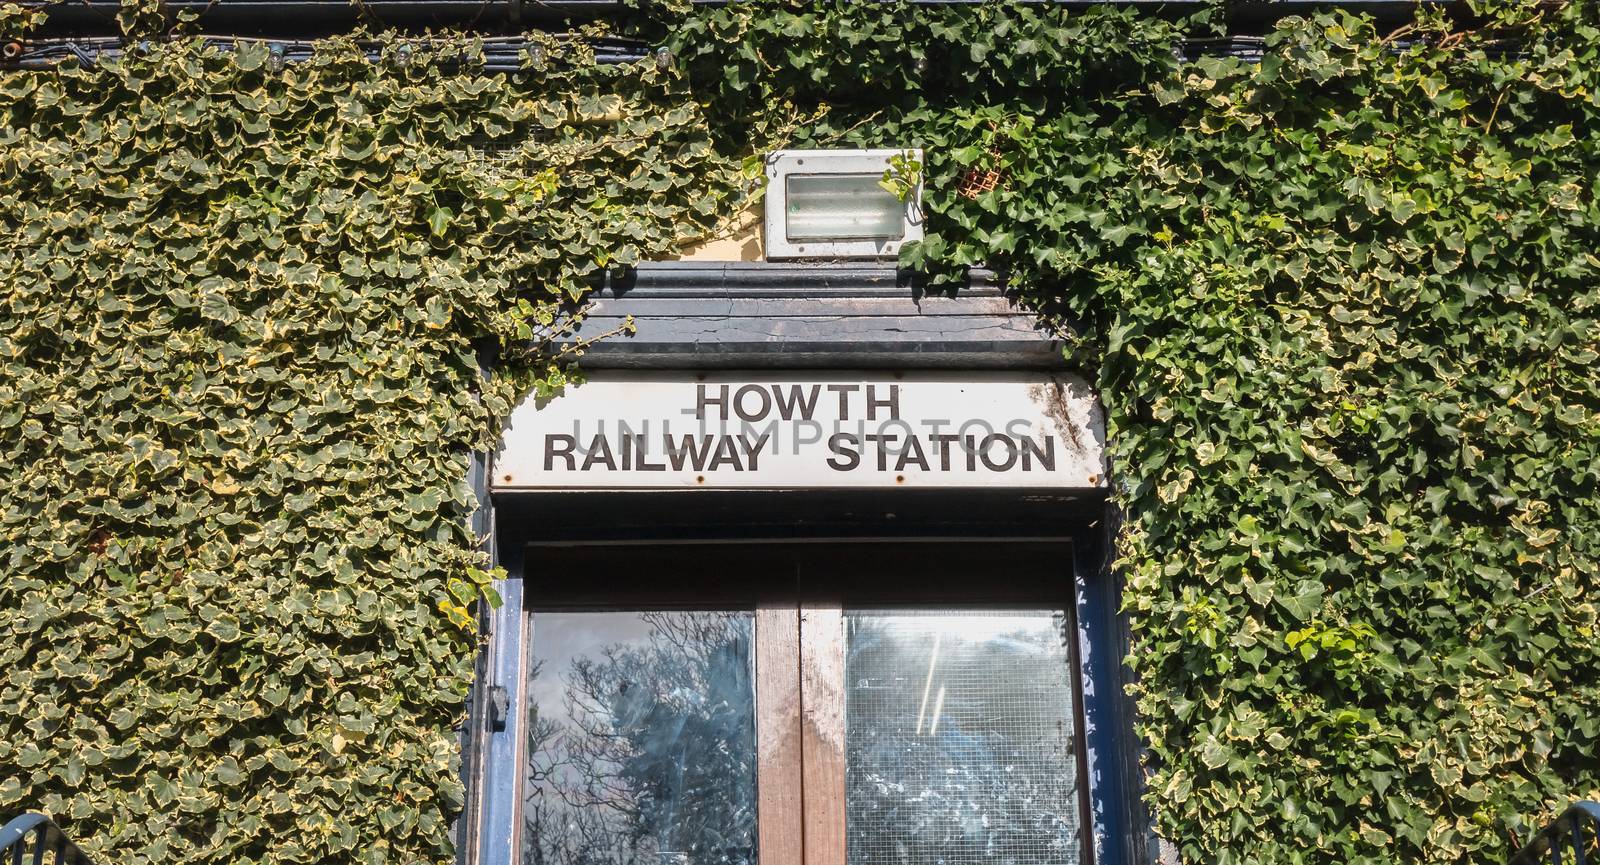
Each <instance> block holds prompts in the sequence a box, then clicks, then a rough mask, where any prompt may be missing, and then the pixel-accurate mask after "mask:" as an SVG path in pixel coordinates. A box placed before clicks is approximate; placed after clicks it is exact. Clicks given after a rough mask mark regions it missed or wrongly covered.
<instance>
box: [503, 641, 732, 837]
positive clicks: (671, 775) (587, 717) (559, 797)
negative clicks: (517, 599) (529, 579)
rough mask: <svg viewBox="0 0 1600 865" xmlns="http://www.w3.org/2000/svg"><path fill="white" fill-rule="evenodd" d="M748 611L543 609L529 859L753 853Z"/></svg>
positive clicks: (533, 698)
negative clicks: (578, 610) (587, 610)
mask: <svg viewBox="0 0 1600 865" xmlns="http://www.w3.org/2000/svg"><path fill="white" fill-rule="evenodd" d="M752 630H753V617H752V615H751V614H750V613H748V612H681V611H674V612H662V611H656V612H544V613H535V614H534V616H533V667H532V674H531V676H530V677H529V682H528V689H529V702H530V706H531V709H530V717H529V718H528V727H527V729H528V730H529V731H530V732H529V737H530V741H529V742H528V754H529V758H528V762H529V779H528V784H527V786H526V788H525V789H526V799H525V801H524V805H523V821H524V838H523V854H522V861H523V863H525V865H636V863H637V865H750V863H753V862H755V860H756V766H755V759H756V755H755V690H754V685H753V677H752V675H751V673H752V655H751V635H752Z"/></svg>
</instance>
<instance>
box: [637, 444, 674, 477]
mask: <svg viewBox="0 0 1600 865" xmlns="http://www.w3.org/2000/svg"><path fill="white" fill-rule="evenodd" d="M633 453H634V460H633V465H634V468H636V469H638V470H639V471H642V472H664V471H666V470H667V464H666V463H653V462H649V461H647V460H646V459H645V456H646V453H647V452H646V450H645V438H644V436H639V437H638V438H636V439H634V440H633Z"/></svg>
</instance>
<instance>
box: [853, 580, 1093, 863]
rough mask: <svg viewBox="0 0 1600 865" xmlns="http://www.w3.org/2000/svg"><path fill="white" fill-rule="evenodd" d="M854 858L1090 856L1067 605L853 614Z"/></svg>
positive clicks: (1035, 859) (1050, 859)
mask: <svg viewBox="0 0 1600 865" xmlns="http://www.w3.org/2000/svg"><path fill="white" fill-rule="evenodd" d="M845 623H846V657H845V684H846V691H845V693H846V699H845V724H846V728H845V729H846V733H845V761H846V773H845V775H846V797H845V809H846V812H847V815H848V825H847V843H848V844H849V861H850V865H970V863H978V862H992V863H1000V865H1046V863H1049V865H1060V863H1065V862H1075V861H1079V859H1080V856H1081V854H1080V851H1081V849H1082V847H1081V844H1080V840H1079V833H1080V828H1081V827H1080V826H1079V816H1078V815H1079V811H1078V773H1077V760H1076V756H1075V750H1074V744H1073V743H1074V732H1075V731H1074V721H1073V719H1074V713H1073V704H1072V700H1073V696H1072V680H1071V668H1070V666H1069V660H1068V654H1067V645H1066V643H1065V642H1064V640H1065V639H1066V637H1067V634H1068V629H1067V625H1066V616H1065V613H1064V612H1063V611H1062V610H1029V611H1020V610H1006V611H999V610H982V611H955V610H941V611H933V610H928V611H905V610H901V611H870V610H864V611H847V612H846V614H845Z"/></svg>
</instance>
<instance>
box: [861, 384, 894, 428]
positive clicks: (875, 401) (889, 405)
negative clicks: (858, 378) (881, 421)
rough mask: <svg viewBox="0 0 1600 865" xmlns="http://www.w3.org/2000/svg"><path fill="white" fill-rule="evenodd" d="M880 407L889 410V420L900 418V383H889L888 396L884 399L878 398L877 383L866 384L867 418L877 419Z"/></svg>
mask: <svg viewBox="0 0 1600 865" xmlns="http://www.w3.org/2000/svg"><path fill="white" fill-rule="evenodd" d="M880 408H886V409H888V410H889V420H899V419H900V385H897V384H891V385H889V396H888V398H886V399H879V398H878V387H877V385H871V384H869V385H867V420H877V419H878V409H880Z"/></svg>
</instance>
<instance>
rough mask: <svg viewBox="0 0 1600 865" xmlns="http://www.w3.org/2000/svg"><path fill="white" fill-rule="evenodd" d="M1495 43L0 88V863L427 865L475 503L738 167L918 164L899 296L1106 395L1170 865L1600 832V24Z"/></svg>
mask: <svg viewBox="0 0 1600 865" xmlns="http://www.w3.org/2000/svg"><path fill="white" fill-rule="evenodd" d="M8 9H9V10H10V11H8V12H7V13H6V17H5V18H4V19H3V20H4V22H5V23H4V25H3V26H5V27H8V28H12V32H17V31H22V30H25V29H26V27H27V26H28V24H29V22H28V20H27V19H28V17H29V13H23V12H20V11H18V10H16V9H15V8H14V7H8ZM1471 11H1473V12H1474V13H1476V14H1475V15H1474V16H1472V17H1470V18H1463V19H1458V20H1445V19H1443V18H1440V17H1436V16H1434V15H1433V14H1431V13H1428V14H1424V15H1423V17H1422V18H1420V19H1419V20H1418V21H1417V22H1416V23H1414V24H1412V25H1410V26H1409V27H1406V28H1404V29H1403V30H1401V31H1399V32H1394V33H1391V32H1387V31H1382V30H1379V29H1378V28H1377V27H1376V26H1375V25H1374V24H1373V23H1372V22H1371V21H1369V20H1366V19H1363V18H1361V17H1358V16H1354V15H1349V14H1344V13H1338V12H1327V13H1319V14H1318V15H1316V16H1315V17H1311V18H1291V19H1287V20H1285V21H1284V22H1282V23H1281V24H1280V25H1278V26H1277V27H1276V28H1275V29H1274V30H1272V31H1271V32H1270V33H1269V34H1268V35H1267V36H1266V38H1265V41H1264V44H1263V45H1262V46H1261V52H1262V56H1261V57H1260V59H1259V61H1257V59H1256V58H1246V59H1228V58H1223V57H1217V56H1200V57H1197V58H1195V59H1178V58H1177V57H1176V56H1175V54H1174V50H1173V49H1174V47H1175V46H1179V45H1186V46H1189V47H1190V48H1191V49H1192V48H1194V47H1195V46H1196V45H1197V44H1198V43H1197V42H1196V41H1195V40H1198V39H1203V38H1206V37H1209V36H1215V35H1217V28H1218V27H1220V25H1217V24H1213V23H1210V22H1208V20H1207V19H1206V16H1204V15H1201V16H1196V17H1194V18H1191V19H1187V20H1182V21H1173V20H1163V19H1156V18H1150V17H1144V16H1142V15H1140V14H1138V13H1135V12H1132V11H1127V10H1112V9H1097V10H1091V11H1088V12H1081V13H1077V12H1074V13H1068V12H1063V11H1060V10H1052V9H1048V8H1042V7H1039V6H1030V5H1015V6H1012V5H998V4H997V5H981V6H972V7H960V8H941V9H930V8H916V9H913V8H911V7H908V6H900V5H893V4H890V5H883V4H867V5H866V6H865V8H863V7H862V6H831V5H825V6H815V5H811V6H800V5H783V6H777V5H763V6H759V7H756V6H745V5H736V6H732V7H727V8H699V9H687V8H676V7H674V6H671V5H663V6H649V7H647V8H643V9H640V10H638V13H637V15H636V16H634V17H632V18H631V19H630V20H629V21H626V22H623V23H621V24H618V25H616V26H617V27H619V28H622V29H625V30H627V31H628V32H629V33H630V34H631V35H635V36H639V37H641V38H643V39H645V40H646V41H647V43H648V44H658V43H665V44H668V45H669V46H671V48H672V50H673V53H674V55H675V57H676V58H677V59H676V62H675V63H674V64H672V65H670V66H668V67H667V68H665V69H658V68H657V67H656V66H655V64H654V63H653V62H651V63H644V64H637V65H632V66H623V67H599V66H596V65H594V64H592V63H591V62H590V57H589V56H588V54H587V53H586V50H585V49H584V48H582V47H581V45H580V44H577V43H573V42H560V43H557V42H554V41H551V42H549V43H548V44H547V46H546V50H542V51H541V52H539V56H538V57H530V58H528V63H527V68H526V69H525V70H524V71H523V72H520V73H516V74H512V75H500V74H493V75H490V74H483V73H482V72H481V70H479V69H477V68H476V67H475V65H474V63H475V61H474V60H473V57H474V56H475V54H476V49H475V48H474V45H473V43H472V42H471V40H458V41H454V42H450V43H448V44H439V45H434V46H432V47H427V48H424V47H422V46H421V45H420V44H415V45H413V46H412V47H410V48H409V49H408V50H404V51H403V50H401V49H400V48H399V45H400V43H401V42H402V41H403V40H400V39H397V38H395V37H386V38H384V39H381V40H380V43H381V45H382V46H383V47H382V49H381V51H382V57H383V59H382V60H381V62H379V63H376V64H374V63H371V62H369V61H367V60H366V59H365V58H364V56H363V52H362V51H360V50H358V47H357V46H356V45H355V44H354V42H352V40H350V39H334V40H329V41H328V42H327V43H326V44H324V45H322V46H321V48H320V50H319V53H318V55H317V58H316V59H315V60H313V61H312V62H310V63H307V64H291V65H289V66H288V67H287V68H281V69H280V68H278V67H277V65H276V64H274V63H272V62H271V57H270V56H268V55H267V53H266V50H265V47H264V46H261V45H259V44H248V45H245V46H243V47H241V48H240V49H239V50H238V51H237V52H236V53H230V52H224V51H219V50H218V49H215V48H206V47H202V46H200V45H199V44H197V43H194V42H190V41H185V40H181V39H180V40H178V41H176V42H171V43H168V42H165V41H162V40H156V41H154V42H153V43H152V46H151V47H150V49H149V50H148V51H147V52H146V53H142V54H140V53H136V54H134V55H132V56H130V57H129V59H127V60H126V61H124V62H122V63H120V64H114V65H104V66H101V67H98V68H94V69H81V68H61V69H56V70H52V71H48V72H26V73H22V72H10V73H3V74H0V298H3V300H0V363H3V364H4V368H5V372H4V374H3V375H0V448H3V449H4V450H3V455H0V476H3V478H4V480H3V481H0V561H3V562H4V563H5V568H6V570H5V576H6V579H5V580H4V581H3V582H0V766H5V767H14V768H13V769H12V770H11V771H7V772H4V773H0V810H14V809H17V808H20V807H43V808H45V809H47V810H50V811H53V812H55V813H57V814H60V815H62V816H63V817H64V818H67V820H68V822H69V823H70V824H71V828H72V831H73V832H74V834H75V835H77V836H79V837H82V838H85V839H86V840H88V841H89V842H90V843H91V844H92V845H93V846H95V847H96V849H99V850H102V851H106V852H111V851H115V852H116V854H117V855H118V856H120V857H121V858H124V859H128V860H130V861H178V860H182V861H208V862H234V861H271V862H296V861H318V862H322V861H351V860H361V861H366V860H370V861H406V862H411V861H419V860H420V861H444V860H446V859H447V858H448V857H449V855H450V837H449V835H448V829H447V827H448V820H449V818H450V816H451V815H452V814H453V813H454V812H455V810H456V809H457V808H458V807H459V801H458V800H459V785H458V782H457V780H456V777H455V775H454V771H453V762H452V761H453V760H454V759H455V754H454V747H455V746H454V742H453V737H452V734H451V731H450V727H451V726H452V725H453V724H454V723H456V722H457V720H458V719H459V717H460V713H461V711H462V699H463V695H464V693H465V689H466V686H467V683H468V675H469V672H470V662H471V657H472V652H473V650H474V648H473V645H474V644H473V637H472V634H471V632H470V622H471V619H470V618H469V617H468V616H467V615H466V612H465V609H464V608H465V606H466V605H467V603H468V602H469V601H470V600H471V599H472V598H473V597H474V596H475V595H476V594H477V593H478V591H479V587H480V586H481V585H482V583H483V580H484V578H485V575H484V573H483V572H482V571H481V570H480V568H481V567H482V566H483V563H482V562H481V560H479V559H478V558H477V557H476V555H475V554H474V553H472V552H471V549H472V547H473V539H472V538H470V537H469V536H468V535H467V533H466V530H465V528H464V526H465V515H466V512H467V510H468V509H469V508H470V507H471V504H472V503H471V502H470V500H469V495H468V492H467V490H466V489H465V487H464V479H465V471H466V465H467V459H468V455H469V453H470V451H471V450H472V449H473V448H481V447H484V446H487V445H488V444H490V443H492V442H493V440H494V438H495V435H496V429H495V424H496V421H497V419H498V418H502V417H504V414H505V412H506V410H507V408H508V406H509V405H510V404H511V400H512V399H514V398H515V396H516V395H517V394H519V393H522V392H525V391H527V390H528V389H530V388H538V387H550V386H559V385H560V384H561V382H562V381H563V379H564V376H565V373H564V372H563V368H564V367H563V364H564V362H565V361H566V360H569V359H570V358H571V355H570V353H569V354H566V355H563V354H562V353H561V351H560V348H559V343H560V339H559V338H560V333H561V331H562V330H563V327H564V325H565V324H566V323H568V322H570V320H571V316H572V315H573V314H574V313H575V310H576V307H575V306H574V301H576V300H577V299H579V298H581V295H582V293H583V291H584V288H585V286H586V285H587V283H586V278H587V277H588V276H589V275H590V274H592V273H593V272H594V271H595V269H596V268H599V267H603V266H608V265H613V264H626V263H628V262H631V261H634V260H639V259H642V258H650V257H659V256H663V255H666V254H668V253H670V251H671V250H673V249H674V248H675V247H676V246H677V245H678V244H679V243H681V242H684V241H686V240H688V239H689V238H690V237H691V236H694V235H699V234H703V233H706V232H712V231H715V230H716V228H717V226H718V225H719V224H720V223H721V220H722V219H723V218H724V217H728V216H731V215H732V214H734V213H735V212H736V211H737V210H738V209H739V207H740V206H741V205H742V204H743V203H744V202H745V201H746V200H747V196H748V194H749V192H750V189H749V187H748V185H747V183H748V182H747V179H746V178H748V177H749V176H751V174H752V172H750V171H749V170H748V168H749V167H750V166H751V165H753V164H754V163H752V162H750V160H749V157H751V156H752V155H753V154H755V153H758V152H760V151H761V150H763V149H765V148H768V147H771V146H776V145H779V144H794V145H806V144H813V145H819V146H836V145H840V144H847V143H848V144H881V145H888V146H897V145H915V146H921V147H923V148H924V149H925V151H926V153H927V161H926V164H925V165H924V166H923V170H924V173H925V177H926V181H927V186H928V195H927V204H928V210H929V223H928V228H929V238H928V240H927V241H926V242H924V243H922V244H920V245H916V246H913V247H911V248H909V249H907V250H906V252H905V253H904V255H903V261H904V263H905V264H907V265H910V266H914V267H917V268H920V269H923V270H926V271H928V272H930V273H932V274H934V275H935V276H936V277H938V276H953V275H955V274H956V273H958V272H959V270H960V268H962V267H964V266H966V265H970V264H975V263H980V262H981V263H986V264H988V265H990V266H994V267H997V268H999V269H1000V270H1002V272H1004V273H1005V274H1006V275H1007V277H1008V279H1009V281H1010V283H1011V285H1012V286H1013V287H1014V288H1015V290H1016V291H1017V292H1018V294H1019V296H1020V297H1021V298H1022V299H1023V300H1025V301H1026V302H1027V303H1029V304H1030V305H1032V306H1033V307H1035V308H1036V309H1038V310H1039V312H1040V314H1041V315H1042V316H1044V317H1046V318H1047V319H1049V320H1050V322H1051V324H1052V325H1053V326H1056V327H1058V328H1062V329H1065V330H1067V331H1068V332H1070V333H1073V334H1076V335H1077V337H1078V338H1077V339H1076V340H1075V342H1074V355H1075V359H1076V361H1077V362H1078V363H1079V364H1081V365H1082V366H1083V367H1084V368H1086V369H1089V370H1092V371H1095V373H1096V374H1097V375H1098V379H1099V386H1100V389H1101V392H1102V396H1103V398H1104V399H1105V402H1106V404H1107V408H1108V412H1109V418H1110V424H1111V435H1110V439H1111V441H1110V444H1111V447H1112V449H1113V452H1114V454H1115V465H1114V466H1113V469H1114V478H1115V483H1116V503H1117V506H1118V507H1119V508H1120V509H1121V510H1122V511H1123V513H1124V518H1125V531H1124V534H1123V537H1122V541H1121V549H1120V568H1121V571H1122V574H1123V575H1124V578H1125V579H1126V581H1127V593H1126V597H1125V603H1126V607H1127V609H1128V612H1129V615H1130V617H1131V621H1132V625H1133V628H1134V636H1135V646H1134V650H1133V654H1132V656H1131V658H1130V659H1129V661H1130V666H1131V667H1132V669H1133V672H1134V674H1135V675H1136V676H1137V678H1138V685H1137V686H1136V692H1137V693H1136V696H1137V698H1138V702H1139V706H1140V708H1141V712H1142V719H1141V731H1140V732H1141V735H1142V737H1143V739H1144V740H1145V744H1146V746H1147V747H1148V748H1149V749H1150V765H1149V783H1150V792H1149V801H1150V804H1151V809H1152V811H1153V813H1154V815H1155V818H1156V821H1157V824H1158V830H1159V831H1160V833H1161V834H1162V835H1163V836H1164V837H1165V838H1167V839H1169V840H1170V841H1171V842H1173V843H1174V844H1175V845H1176V846H1177V847H1178V848H1179V850H1180V851H1181V853H1182V855H1183V858H1184V859H1185V861H1188V862H1219V863H1245V862H1252V863H1274V865H1275V863H1286V865H1287V863H1328V865H1333V863H1355V862H1373V863H1376V862H1391V861H1423V862H1468V861H1471V862H1496V861H1502V860H1503V859H1504V858H1505V855H1506V854H1507V853H1508V852H1509V850H1510V849H1511V848H1512V847H1514V846H1516V844H1517V843H1519V842H1520V840H1522V839H1524V838H1525V837H1526V835H1527V833H1528V831H1529V829H1530V827H1531V826H1532V825H1534V824H1537V823H1540V822H1542V821H1543V820H1545V819H1546V818H1548V817H1549V816H1551V815H1552V814H1553V812H1554V811H1555V810H1557V809H1559V808H1560V807H1561V806H1562V805H1563V804H1564V803H1565V801H1566V800H1568V799H1570V798H1575V797H1580V796H1586V795H1588V796H1592V795H1595V794H1600V672H1597V671H1600V663H1597V662H1600V649H1597V648H1596V645H1597V637H1600V635H1597V633H1596V631H1597V628H1600V621H1597V617H1600V613H1597V609H1596V600H1595V599H1596V582H1597V577H1596V574H1597V570H1600V568H1597V558H1600V541H1597V540H1596V538H1597V537H1600V492H1597V489H1600V375H1596V374H1595V366H1596V360H1597V358H1600V355H1597V351H1600V324H1597V320H1596V317H1597V315H1600V312H1597V304H1600V279H1597V276H1600V258H1597V252H1596V250H1600V204H1597V200H1596V199H1597V192H1600V189H1597V183H1600V180H1597V177H1600V145H1597V144H1596V143H1595V140H1594V136H1593V135H1592V132H1591V130H1593V129H1596V128H1600V122H1597V121H1600V95H1597V94H1600V56H1597V52H1600V11H1597V9H1596V5H1595V4H1594V3H1592V2H1571V3H1567V4H1563V5H1546V6H1537V7H1536V6H1528V5H1523V4H1494V5H1476V6H1473V7H1472V10H1471ZM148 12H149V10H146V9H142V8H135V7H130V10H129V14H127V15H126V16H125V17H126V26H127V27H128V28H129V29H130V32H135V31H141V30H142V31H149V30H150V29H151V28H152V27H153V26H154V25H152V24H151V23H150V20H149V17H148V14H147V13H148ZM141 13H146V14H144V15H141ZM1180 53H1182V52H1180ZM964 182H966V184H967V188H968V191H970V192H975V193H976V194H974V195H972V196H970V197H969V196H968V195H966V194H962V192H960V191H959V190H960V189H961V187H962V186H963V183H964ZM989 185H992V186H993V189H991V190H989V191H983V192H977V191H976V190H977V189H979V188H981V187H984V186H989ZM529 344H532V345H533V346H534V349H533V350H531V351H530V350H528V349H526V348H525V346H526V345H529ZM480 352H482V353H486V354H494V355H498V356H499V360H500V361H501V364H502V365H501V366H500V372H498V373H497V374H496V375H494V376H492V377H490V378H488V379H484V378H483V377H482V376H481V375H480V372H479V366H478V361H479V354H480Z"/></svg>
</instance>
